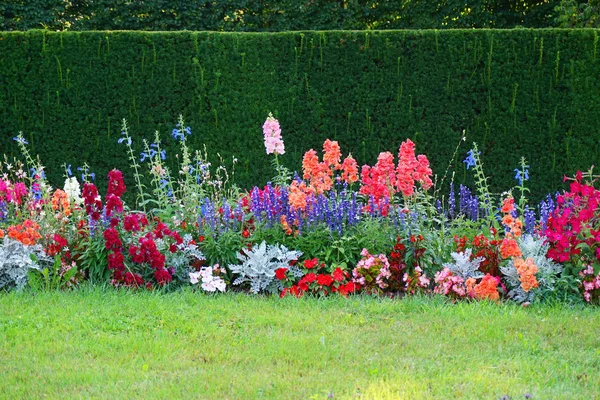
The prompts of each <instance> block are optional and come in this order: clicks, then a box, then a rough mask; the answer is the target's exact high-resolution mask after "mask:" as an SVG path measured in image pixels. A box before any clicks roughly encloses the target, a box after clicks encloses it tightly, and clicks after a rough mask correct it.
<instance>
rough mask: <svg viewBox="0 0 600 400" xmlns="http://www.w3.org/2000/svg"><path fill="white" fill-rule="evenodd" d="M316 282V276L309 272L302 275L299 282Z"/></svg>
mask: <svg viewBox="0 0 600 400" xmlns="http://www.w3.org/2000/svg"><path fill="white" fill-rule="evenodd" d="M316 280H317V275H315V274H314V273H312V272H311V273H310V274H306V275H304V278H302V279H301V280H300V282H302V281H304V282H306V283H312V282H314V281H316Z"/></svg>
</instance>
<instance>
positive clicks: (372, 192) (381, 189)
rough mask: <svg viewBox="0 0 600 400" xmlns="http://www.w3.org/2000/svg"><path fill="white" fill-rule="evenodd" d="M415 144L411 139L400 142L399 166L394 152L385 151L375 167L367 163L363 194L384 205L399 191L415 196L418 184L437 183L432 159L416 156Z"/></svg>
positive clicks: (424, 185) (426, 188) (423, 185)
mask: <svg viewBox="0 0 600 400" xmlns="http://www.w3.org/2000/svg"><path fill="white" fill-rule="evenodd" d="M415 147H416V146H415V144H414V143H413V142H412V141H411V140H410V139H408V140H406V141H405V142H403V143H402V144H401V145H400V150H399V152H398V165H395V164H394V156H393V155H392V153H389V152H383V153H380V154H379V157H378V158H377V163H376V164H375V165H374V166H372V167H370V166H368V165H365V166H363V167H362V170H361V184H362V185H361V188H360V193H361V194H363V195H366V196H369V197H372V198H373V199H374V201H375V203H376V204H380V203H381V202H382V201H384V200H385V199H389V198H391V197H393V196H394V194H395V193H396V192H398V193H401V194H402V195H403V196H404V197H410V196H412V195H413V194H414V193H415V190H416V188H415V184H416V183H419V184H420V185H421V187H422V188H423V190H428V189H429V188H431V187H432V186H433V182H432V181H431V175H432V171H431V168H430V166H429V160H428V159H427V157H426V156H425V155H423V154H420V155H419V156H415Z"/></svg>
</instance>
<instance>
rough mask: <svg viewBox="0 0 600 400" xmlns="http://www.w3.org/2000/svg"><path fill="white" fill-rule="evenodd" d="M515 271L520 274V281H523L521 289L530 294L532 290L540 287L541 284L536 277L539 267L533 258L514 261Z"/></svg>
mask: <svg viewBox="0 0 600 400" xmlns="http://www.w3.org/2000/svg"><path fill="white" fill-rule="evenodd" d="M514 264H515V269H516V270H517V272H518V273H519V280H520V281H521V287H522V288H523V290H524V291H526V292H529V291H530V290H531V289H535V288H536V287H538V286H539V282H538V280H537V278H536V277H535V274H536V273H537V272H538V267H537V265H535V263H534V261H533V259H532V258H528V259H527V260H523V259H522V258H516V259H515V260H514Z"/></svg>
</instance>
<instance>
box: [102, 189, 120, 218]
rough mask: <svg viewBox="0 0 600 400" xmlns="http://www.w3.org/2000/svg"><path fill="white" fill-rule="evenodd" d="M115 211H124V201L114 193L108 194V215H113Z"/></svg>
mask: <svg viewBox="0 0 600 400" xmlns="http://www.w3.org/2000/svg"><path fill="white" fill-rule="evenodd" d="M113 211H116V212H118V213H122V212H123V201H122V200H121V198H119V197H117V196H115V195H114V194H109V195H108V196H106V215H107V216H111V215H112V213H113Z"/></svg>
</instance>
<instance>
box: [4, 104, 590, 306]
mask: <svg viewBox="0 0 600 400" xmlns="http://www.w3.org/2000/svg"><path fill="white" fill-rule="evenodd" d="M262 128H263V129H262V134H263V136H262V138H263V139H264V145H265V150H266V153H267V154H269V155H271V154H273V155H274V157H273V164H274V166H275V169H276V172H277V175H276V176H275V178H274V179H273V180H271V182H268V183H267V184H266V185H261V186H260V187H259V186H255V187H253V188H251V189H249V190H248V191H243V190H242V189H240V188H238V187H237V186H235V183H234V182H233V180H231V181H230V180H229V179H230V177H233V171H232V173H231V175H229V172H228V170H227V168H225V166H224V165H223V161H222V159H221V157H220V156H219V155H218V154H217V158H219V159H220V160H221V162H220V164H217V162H216V161H215V158H214V157H213V155H212V154H210V153H209V152H208V150H207V149H206V147H205V148H204V151H203V152H200V151H194V150H193V149H191V148H190V147H189V140H188V138H189V136H190V135H191V133H192V130H191V128H190V127H189V126H186V124H185V123H184V121H183V117H181V116H180V118H179V121H178V123H177V125H176V128H175V129H174V130H173V131H172V132H170V133H171V135H170V136H172V139H171V138H170V139H169V140H174V141H175V142H176V146H177V147H178V149H179V150H178V151H179V152H178V153H177V154H175V157H173V159H171V158H169V159H168V160H169V162H167V161H166V160H167V149H169V150H168V151H169V152H170V151H171V150H170V147H168V146H163V145H162V143H161V139H160V134H159V133H158V132H157V133H156V134H155V136H154V139H153V141H152V142H150V141H148V140H145V139H142V141H141V142H142V143H141V147H142V149H141V153H140V149H138V147H139V146H140V143H135V142H134V138H132V136H130V135H129V133H128V128H127V124H126V121H123V125H122V134H121V136H120V137H119V139H118V142H119V143H121V144H123V147H125V148H126V151H127V155H128V158H129V160H130V165H131V169H132V176H131V177H132V180H131V182H132V184H129V183H128V185H129V186H132V187H134V188H135V189H136V190H134V192H135V193H134V194H133V198H131V197H129V196H130V195H131V190H130V191H128V188H127V186H126V184H125V182H126V178H127V177H128V176H127V174H125V173H123V172H122V171H119V170H115V169H113V170H110V172H108V174H107V176H106V191H102V196H101V195H100V191H99V190H98V187H104V186H103V183H104V182H101V181H100V182H98V183H96V181H95V179H96V175H95V174H94V172H92V171H91V169H90V167H89V166H88V165H87V164H83V166H81V167H77V171H80V172H81V174H79V173H78V174H77V177H75V176H73V173H72V170H71V165H67V164H65V173H66V174H65V177H66V180H65V181H64V184H62V185H61V186H62V189H61V188H55V187H52V186H51V185H50V184H49V182H48V181H47V180H46V178H45V172H44V167H43V166H42V165H41V164H40V162H39V159H38V160H36V158H35V157H34V156H32V155H31V154H30V153H29V149H28V147H27V141H26V140H25V139H24V138H23V136H22V135H19V136H17V137H15V141H17V144H18V146H19V148H20V150H21V152H22V154H23V156H24V162H19V161H18V160H15V161H14V162H10V163H9V162H8V159H7V157H5V160H4V162H0V240H2V241H3V244H4V247H3V248H2V250H0V251H3V252H4V253H0V254H8V253H10V260H11V261H10V262H11V264H10V265H9V266H8V267H6V268H5V270H4V272H1V271H0V280H2V279H4V281H1V282H0V286H2V287H4V288H14V287H19V288H21V287H24V286H25V285H26V284H27V282H29V285H30V286H31V287H32V288H33V290H38V288H44V289H49V288H55V289H65V288H68V287H71V286H73V285H76V284H78V283H79V282H81V281H83V280H85V279H88V280H89V281H91V282H101V283H108V282H110V283H111V284H112V285H113V286H114V287H121V288H134V289H144V288H145V289H148V290H150V289H152V290H157V289H160V290H175V289H178V288H180V287H181V286H186V285H187V286H193V287H197V288H199V290H198V292H206V293H221V292H225V291H231V290H242V291H248V292H251V293H265V292H266V293H272V294H276V295H279V296H281V297H288V296H292V297H302V296H309V295H313V296H315V295H316V296H326V295H333V294H340V295H342V296H348V295H350V294H352V293H360V292H364V293H366V294H371V295H372V294H378V295H386V296H396V295H414V294H417V293H423V294H429V293H431V291H433V293H435V294H440V295H444V296H447V297H450V298H451V299H453V300H458V299H471V300H490V301H499V300H501V299H507V300H511V301H515V302H518V303H530V302H533V301H542V300H545V299H550V298H555V299H566V300H568V301H572V302H576V301H580V302H586V303H599V302H600V222H599V221H600V219H599V218H598V215H599V210H600V190H598V189H597V188H596V186H597V184H596V181H597V178H598V176H596V175H593V174H592V171H591V170H590V171H589V172H587V173H585V174H584V173H578V174H577V175H576V176H575V178H573V179H565V180H566V181H568V182H569V188H568V191H566V192H563V193H559V194H557V195H556V196H554V195H548V196H546V197H545V198H544V200H543V201H542V202H541V203H540V204H539V206H538V207H536V206H534V205H531V204H529V201H528V199H527V198H526V195H528V193H529V190H528V189H527V188H526V187H525V183H526V182H527V181H528V180H529V179H530V173H529V164H527V163H526V162H525V159H521V162H520V167H519V168H517V169H516V170H515V172H516V176H515V178H516V179H517V182H518V186H511V187H510V188H509V191H508V192H506V193H508V194H507V195H503V196H502V197H501V198H500V199H498V197H496V196H494V195H492V193H491V192H490V190H489V188H488V179H489V178H488V177H486V176H485V174H484V172H483V166H482V161H481V154H482V153H481V152H480V151H479V150H478V148H477V146H476V144H474V145H473V149H472V150H471V151H469V153H467V158H466V159H465V160H464V163H465V164H466V169H467V170H469V171H470V170H473V171H474V173H475V176H474V178H475V186H476V187H475V188H474V189H470V188H468V187H467V186H464V185H460V186H459V190H458V192H455V190H454V182H451V183H450V187H451V190H450V193H449V196H448V198H446V197H445V196H443V195H441V185H442V184H441V183H439V185H438V186H436V187H435V190H433V191H429V189H431V188H432V187H433V186H434V184H433V172H432V169H431V166H430V165H429V160H428V159H427V157H426V156H425V155H424V154H420V155H417V154H416V146H415V143H413V142H412V141H411V140H406V141H404V142H403V143H401V144H400V147H399V151H398V157H397V159H395V157H394V154H393V153H391V152H386V151H383V152H381V153H380V154H379V156H378V158H377V162H376V163H375V164H374V165H362V166H360V165H359V164H358V162H357V160H356V159H354V158H353V157H352V155H350V154H348V155H347V156H346V157H345V158H344V157H343V153H342V149H341V147H340V145H339V143H338V142H336V141H334V140H330V139H326V140H325V141H324V143H323V147H322V152H319V153H318V152H317V151H315V150H313V149H309V150H308V151H306V153H304V157H303V160H302V164H301V170H300V171H298V172H297V173H295V174H294V173H292V172H290V170H288V169H287V168H286V167H284V166H283V164H282V163H280V161H282V160H280V158H281V157H282V156H283V155H284V154H285V153H286V151H285V146H284V143H283V138H282V134H281V125H280V123H279V121H278V120H277V119H275V118H274V116H273V115H271V114H269V116H268V117H267V119H266V121H265V122H264V124H263V125H262ZM257 135H258V132H257ZM461 141H462V138H461ZM296 151H297V150H295V151H294V152H296ZM457 151H458V148H457ZM455 156H456V155H455ZM455 156H453V160H452V162H451V163H450V166H449V167H448V170H449V171H450V170H452V176H453V177H454V176H458V175H456V172H458V171H457V170H456V169H455V168H456V167H455V163H454V157H455ZM209 159H211V160H212V161H211V162H214V164H215V165H214V166H213V165H212V164H211V162H209V161H208V160H209ZM170 160H174V161H175V162H174V163H172V162H171V161H170ZM235 162H236V159H235V158H234V159H233V163H234V164H235ZM459 164H460V163H459ZM460 165H461V166H462V165H463V164H460ZM297 167H300V165H298V166H297ZM144 174H146V175H144ZM292 177H293V178H292ZM445 178H446V174H445V175H444V176H443V177H441V180H437V179H436V182H442V183H443V182H444V179H445ZM531 178H533V176H531ZM128 182H129V181H128ZM97 185H98V186H97ZM511 185H512V184H511ZM148 191H149V192H148ZM513 193H514V194H515V195H516V196H513ZM499 200H500V201H499ZM452 238H454V240H452ZM289 248H293V249H294V250H288V249H289ZM367 249H369V250H367ZM32 257H33V258H32ZM300 257H304V258H302V259H301V258H300ZM2 262H4V264H2V265H3V266H6V265H8V264H6V262H5V261H4V260H3V259H2V257H1V256H0V264H1V263H2ZM32 263H33V264H32ZM440 268H441V270H440ZM0 269H1V268H0ZM6 271H9V272H6ZM430 277H433V279H430ZM432 281H433V282H432Z"/></svg>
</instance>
